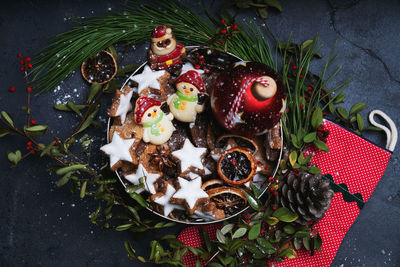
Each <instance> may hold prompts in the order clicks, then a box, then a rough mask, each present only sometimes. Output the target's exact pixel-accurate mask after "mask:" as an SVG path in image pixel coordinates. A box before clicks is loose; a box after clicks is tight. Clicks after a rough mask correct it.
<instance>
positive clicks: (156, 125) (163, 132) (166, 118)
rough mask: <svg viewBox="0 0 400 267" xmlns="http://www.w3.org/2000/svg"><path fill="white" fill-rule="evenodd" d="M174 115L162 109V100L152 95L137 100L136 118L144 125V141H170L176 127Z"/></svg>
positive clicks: (160, 142)
mask: <svg viewBox="0 0 400 267" xmlns="http://www.w3.org/2000/svg"><path fill="white" fill-rule="evenodd" d="M173 119H174V116H173V115H172V114H171V113H169V114H165V113H164V112H163V111H162V110H161V102H160V101H158V100H155V99H154V98H151V97H145V96H143V97H139V98H138V100H137V101H136V107H135V120H136V123H138V124H141V125H143V141H144V142H146V143H149V142H150V143H152V144H154V145H161V144H163V143H165V142H167V141H168V139H169V138H170V137H171V135H172V133H173V132H174V131H175V127H174V125H173V124H172V122H171V121H172V120H173Z"/></svg>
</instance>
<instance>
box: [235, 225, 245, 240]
mask: <svg viewBox="0 0 400 267" xmlns="http://www.w3.org/2000/svg"><path fill="white" fill-rule="evenodd" d="M246 232H247V229H246V228H244V227H242V228H239V229H237V230H236V231H235V232H234V233H233V235H232V238H239V237H242V236H244V235H245V234H246Z"/></svg>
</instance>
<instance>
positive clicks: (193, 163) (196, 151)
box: [172, 138, 207, 172]
mask: <svg viewBox="0 0 400 267" xmlns="http://www.w3.org/2000/svg"><path fill="white" fill-rule="evenodd" d="M206 152H207V148H205V147H195V146H194V145H193V144H192V143H191V142H190V140H189V139H188V138H186V140H185V143H184V144H183V147H182V148H181V149H179V150H176V151H174V152H172V155H173V156H174V157H176V158H178V159H179V160H180V162H181V172H184V171H186V170H187V169H189V168H190V167H196V168H199V169H201V170H203V169H204V166H203V163H202V162H201V161H202V160H201V157H202V156H203V155H204V154H205V153H206Z"/></svg>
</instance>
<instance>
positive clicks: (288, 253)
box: [278, 247, 297, 259]
mask: <svg viewBox="0 0 400 267" xmlns="http://www.w3.org/2000/svg"><path fill="white" fill-rule="evenodd" d="M278 257H287V258H288V259H294V258H296V257H297V253H296V251H294V250H293V249H291V248H289V247H287V248H284V249H282V250H281V252H279V254H278Z"/></svg>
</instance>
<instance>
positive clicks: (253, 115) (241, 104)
mask: <svg viewBox="0 0 400 267" xmlns="http://www.w3.org/2000/svg"><path fill="white" fill-rule="evenodd" d="M285 106H286V89H285V87H284V85H283V83H282V81H281V79H280V77H279V74H277V73H276V72H275V71H274V70H272V69H271V68H270V67H268V66H267V65H265V64H262V63H259V62H248V61H240V62H236V63H235V64H233V65H232V66H231V67H230V68H228V69H227V70H226V71H224V72H222V73H221V74H220V75H219V76H218V78H217V79H216V81H215V82H214V83H213V86H212V93H211V108H212V110H213V113H214V115H215V118H216V119H217V121H218V122H219V123H220V124H221V125H222V126H223V127H224V128H225V129H227V130H229V131H231V132H232V133H235V134H240V135H245V136H254V135H261V134H263V133H265V132H266V131H268V130H269V129H271V128H272V127H273V126H274V125H276V124H277V123H278V122H279V120H280V119H281V116H282V113H283V111H284V110H285Z"/></svg>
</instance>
